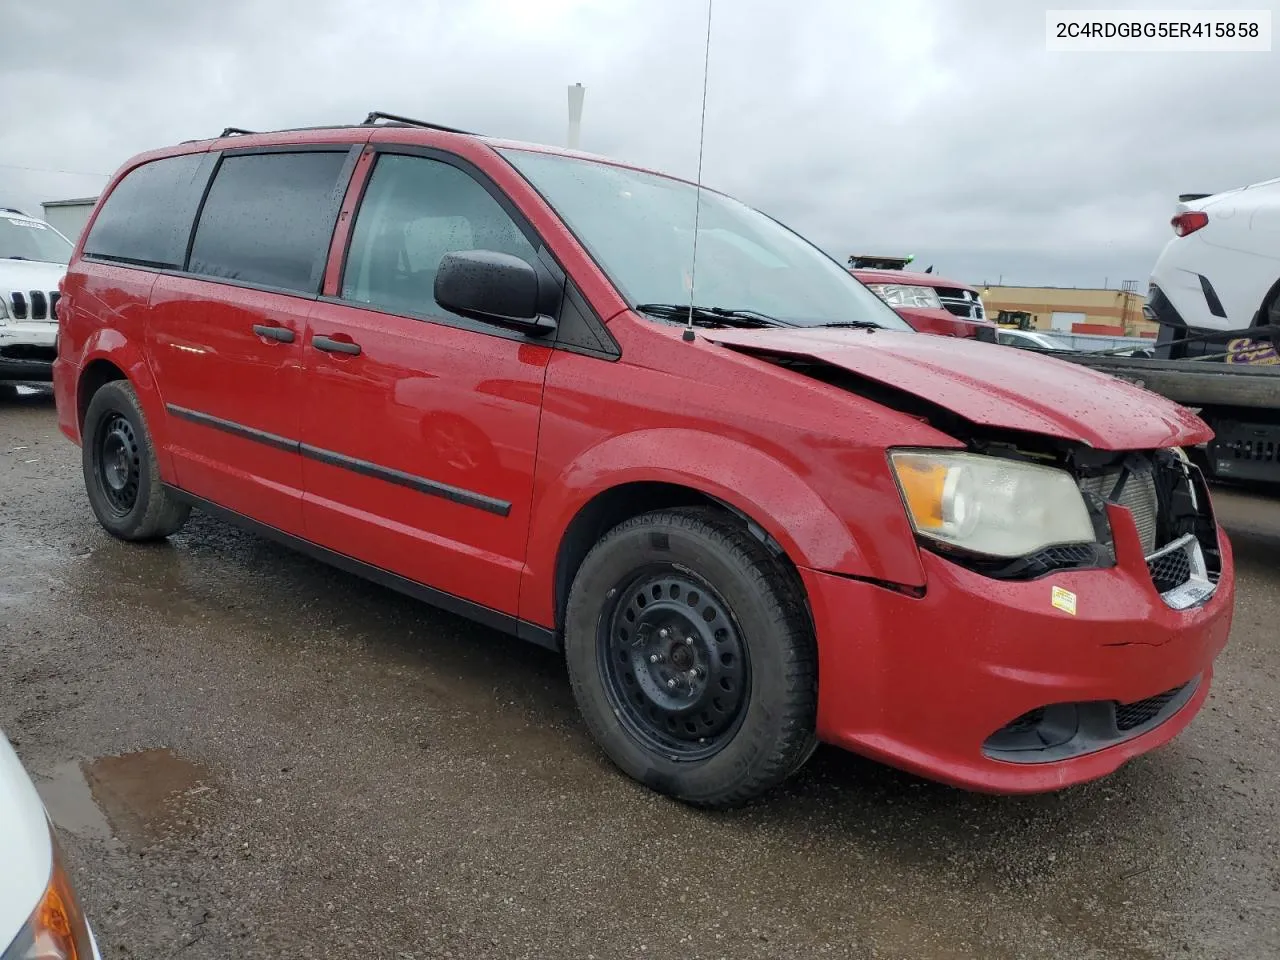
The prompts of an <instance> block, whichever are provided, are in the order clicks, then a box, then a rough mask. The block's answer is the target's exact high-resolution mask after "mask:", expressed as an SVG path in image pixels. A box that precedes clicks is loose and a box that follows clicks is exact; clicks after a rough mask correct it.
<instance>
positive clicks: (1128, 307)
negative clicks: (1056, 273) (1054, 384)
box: [980, 282, 1158, 337]
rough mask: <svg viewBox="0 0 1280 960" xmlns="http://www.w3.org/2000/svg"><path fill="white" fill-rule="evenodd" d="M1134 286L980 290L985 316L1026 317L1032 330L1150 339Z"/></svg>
mask: <svg viewBox="0 0 1280 960" xmlns="http://www.w3.org/2000/svg"><path fill="white" fill-rule="evenodd" d="M1135 286H1136V284H1133V283H1132V282H1131V283H1126V284H1125V286H1124V287H1123V288H1122V289H1119V290H1113V289H1089V288H1084V287H1004V286H988V285H983V286H982V287H980V289H981V291H982V302H983V304H984V305H985V306H986V308H987V316H988V317H990V318H991V319H992V320H998V318H999V315H1000V312H1001V311H1005V312H1007V313H1027V314H1030V315H1031V318H1032V321H1031V322H1032V326H1034V327H1035V328H1036V329H1039V330H1057V331H1058V332H1059V333H1089V334H1101V335H1104V336H1115V337H1154V336H1155V335H1156V330H1157V329H1158V328H1157V325H1156V324H1154V323H1152V322H1151V321H1149V320H1147V319H1146V318H1145V317H1144V316H1143V315H1142V307H1143V304H1144V303H1145V302H1146V298H1145V297H1144V296H1143V295H1142V294H1140V293H1138V292H1137V291H1136V290H1135V289H1134V287H1135Z"/></svg>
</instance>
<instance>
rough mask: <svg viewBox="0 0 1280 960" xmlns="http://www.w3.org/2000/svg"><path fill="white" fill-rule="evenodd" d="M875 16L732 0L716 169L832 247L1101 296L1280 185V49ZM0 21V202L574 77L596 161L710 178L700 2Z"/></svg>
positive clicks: (992, 17)
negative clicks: (1235, 203) (1190, 229)
mask: <svg viewBox="0 0 1280 960" xmlns="http://www.w3.org/2000/svg"><path fill="white" fill-rule="evenodd" d="M1055 5H1057V6H1071V4H1068V3H1059V4H1055ZM1076 5H1077V6H1085V5H1087V4H1076ZM1092 5H1093V6H1096V4H1092ZM1206 5H1207V4H1201V6H1206ZM10 6H14V5H12V4H11V5H10ZM1224 6H1225V5H1224ZM884 7H885V8H874V7H872V5H869V4H863V3H849V2H847V0H846V2H836V0H790V2H784V0H718V2H717V4H716V7H715V20H714V24H713V43H712V51H711V69H710V77H709V84H708V86H709V93H708V106H707V120H706V124H707V131H706V134H707V135H706V145H705V157H704V165H703V176H704V180H705V181H706V182H707V183H708V184H710V185H712V186H715V187H717V188H720V189H723V190H726V191H727V192H729V193H732V194H735V195H737V196H739V197H741V198H742V199H743V200H745V201H747V202H749V203H752V204H754V205H756V206H759V207H761V208H762V209H765V210H766V211H768V212H769V213H771V214H773V215H775V216H777V217H779V218H780V219H782V220H784V221H786V222H788V223H789V224H791V225H792V226H794V227H795V228H796V229H798V230H800V231H801V232H802V233H804V234H806V235H808V236H809V237H811V238H812V239H813V240H815V241H816V242H818V243H819V244H821V245H822V246H824V247H825V248H827V249H828V250H830V251H832V252H833V253H836V254H844V253H848V252H853V251H854V250H859V251H876V252H906V253H914V254H916V255H917V257H918V258H919V259H920V261H921V262H923V263H930V262H932V263H935V264H936V265H937V268H938V270H939V271H940V272H942V273H944V274H947V275H950V276H954V277H957V278H961V279H967V280H971V281H975V282H976V281H983V280H989V281H992V282H994V281H995V280H996V278H997V277H999V276H1003V277H1004V279H1005V280H1006V282H1010V281H1012V282H1023V283H1056V284H1063V285H1070V284H1079V285H1095V284H1099V283H1101V282H1102V280H1103V278H1104V277H1107V278H1109V279H1110V280H1111V282H1112V283H1113V284H1114V283H1116V282H1118V281H1119V280H1122V279H1133V280H1139V281H1140V282H1141V281H1143V280H1144V279H1145V277H1146V275H1147V273H1148V271H1149V270H1150V267H1151V264H1152V262H1153V261H1154V259H1155V257H1156V255H1157V254H1158V252H1159V249H1160V247H1161V245H1162V244H1163V243H1164V242H1165V240H1166V239H1167V238H1168V236H1169V229H1168V218H1169V215H1170V210H1171V206H1172V204H1173V201H1174V198H1175V196H1176V194H1178V193H1180V192H1184V191H1188V190H1216V189H1222V188H1226V187H1230V186H1237V185H1240V184H1243V183H1247V182H1251V181H1255V180H1259V179H1263V178H1266V177H1269V176H1274V175H1277V174H1278V173H1280V170H1277V169H1276V167H1275V157H1276V156H1277V155H1278V154H1280V149H1278V148H1280V128H1277V127H1276V126H1275V124H1274V122H1273V121H1272V119H1271V114H1270V111H1271V110H1272V108H1273V101H1274V94H1273V91H1274V90H1276V89H1280V66H1277V62H1276V59H1275V57H1274V56H1273V55H1268V54H1177V55H1168V54H1124V55H1120V54H1050V53H1047V52H1046V51H1045V50H1044V12H1043V6H1039V5H1035V4H1028V3H1025V2H1022V0H966V2H964V3H956V2H949V0H897V2H895V3H894V4H893V5H884ZM4 16H5V18H6V20H7V23H6V27H5V30H4V34H5V56H4V57H3V58H0V90H3V91H4V99H3V103H4V108H5V109H4V118H5V122H4V124H2V125H0V164H7V165H8V166H0V202H9V203H16V204H18V205H21V206H24V207H38V204H39V202H40V201H41V200H49V199H55V198H62V197H68V196H76V195H82V194H87V193H93V192H95V191H96V190H97V189H98V187H99V186H100V185H101V183H102V182H103V179H104V178H103V177H100V176H99V177H95V176H82V175H78V174H69V173H53V172H47V171H51V170H63V171H82V172H88V173H90V174H95V173H96V174H105V173H109V172H110V171H111V170H113V169H114V168H115V167H116V166H117V165H118V164H119V163H121V162H122V161H123V160H124V159H125V158H126V157H128V156H129V155H131V154H132V153H135V152H138V151H140V150H144V149H149V148H151V147H154V146H161V145H165V144H169V143H172V142H174V141H177V140H183V139H190V138H194V137H203V136H208V135H211V134H214V133H216V132H217V131H218V130H220V129H221V128H222V127H223V126H226V125H228V124H235V125H242V126H247V127H251V128H255V129H256V128H272V127H281V126H295V125H304V124H312V123H324V122H335V121H336V122H354V121H357V120H359V119H361V118H363V116H364V114H365V113H366V112H368V111H369V110H370V109H374V108H380V109H387V110H392V111H396V112H403V113H406V114H411V115H421V116H425V117H429V118H432V119H436V120H439V121H441V122H444V123H449V124H453V125H457V126H462V127H465V128H468V129H474V130H479V131H483V132H486V133H492V134H495V135H499V136H504V137H512V138H517V139H530V140H540V141H549V142H560V141H561V140H562V139H563V137H564V129H565V109H566V108H565V86H566V85H567V84H568V83H571V82H575V81H581V82H582V83H584V84H586V86H587V99H586V109H585V114H584V124H583V147H584V149H588V150H592V151H595V152H598V153H604V154H607V155H610V156H614V157H618V158H620V159H625V160H628V161H631V162H635V163H639V164H642V165H647V166H653V167H656V168H658V169H662V170H668V171H671V172H674V173H678V174H681V175H684V176H692V175H693V174H694V172H695V170H696V166H697V154H698V142H697V137H698V124H699V114H700V96H701V86H702V58H703V46H702V40H703V29H704V26H705V19H704V18H705V7H704V6H703V5H702V4H701V3H696V2H692V0H648V2H643V0H615V2H611V3H609V4H603V3H598V2H586V0H541V2H539V3H529V2H527V0H526V2H515V0H512V2H504V0H476V2H467V3H465V4H463V3H461V2H453V3H446V2H439V3H422V2H419V3H408V2H403V0H394V2H393V0H371V2H359V0H314V2H306V3H302V2H292V0H224V2H223V3H221V4H218V5H213V4H196V3H184V4H173V3H169V2H163V0H47V2H44V3H34V2H33V3H25V4H17V5H16V8H15V9H9V10H6V13H5V14H4ZM16 167H36V168H41V171H43V172H36V171H30V170H21V169H16Z"/></svg>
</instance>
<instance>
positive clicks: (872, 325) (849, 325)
mask: <svg viewBox="0 0 1280 960" xmlns="http://www.w3.org/2000/svg"><path fill="white" fill-rule="evenodd" d="M814 326H815V327H818V328H821V329H823V330H830V329H831V328H832V327H839V328H844V329H848V330H884V329H885V328H884V327H882V326H880V324H878V323H876V322H875V321H874V320H840V321H837V322H836V323H818V324H814Z"/></svg>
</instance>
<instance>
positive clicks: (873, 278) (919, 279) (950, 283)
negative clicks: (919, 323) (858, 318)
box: [849, 268, 978, 293]
mask: <svg viewBox="0 0 1280 960" xmlns="http://www.w3.org/2000/svg"><path fill="white" fill-rule="evenodd" d="M849 272H850V273H852V274H853V275H854V276H855V277H857V278H858V279H859V280H861V281H862V282H863V283H905V284H909V285H911V286H913V287H950V288H952V289H954V290H968V291H970V292H972V293H977V292H978V291H977V289H976V288H974V287H971V286H969V284H967V283H956V281H954V280H945V279H943V278H942V277H940V276H938V275H937V274H936V273H908V272H907V271H905V270H861V269H858V268H854V269H851V270H850V271H849Z"/></svg>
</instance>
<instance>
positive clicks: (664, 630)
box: [658, 627, 671, 640]
mask: <svg viewBox="0 0 1280 960" xmlns="http://www.w3.org/2000/svg"><path fill="white" fill-rule="evenodd" d="M658 636H660V637H661V638H662V639H663V640H666V639H667V638H668V637H670V636H671V631H670V630H668V629H667V628H666V627H663V628H662V629H661V630H659V631H658Z"/></svg>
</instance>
